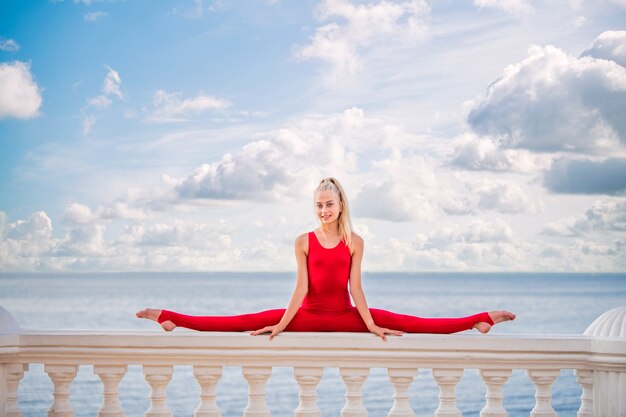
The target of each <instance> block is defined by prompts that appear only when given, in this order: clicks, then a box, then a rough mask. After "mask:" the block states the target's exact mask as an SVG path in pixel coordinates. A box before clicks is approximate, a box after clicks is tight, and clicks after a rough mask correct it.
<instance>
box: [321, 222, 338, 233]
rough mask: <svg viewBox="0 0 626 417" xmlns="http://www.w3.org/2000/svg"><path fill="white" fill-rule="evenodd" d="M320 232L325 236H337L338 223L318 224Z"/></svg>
mask: <svg viewBox="0 0 626 417" xmlns="http://www.w3.org/2000/svg"><path fill="white" fill-rule="evenodd" d="M320 232H321V233H322V234H324V235H327V236H328V235H330V236H338V235H339V224H337V222H333V223H331V224H320Z"/></svg>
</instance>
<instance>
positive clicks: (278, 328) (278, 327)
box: [250, 324, 284, 340]
mask: <svg viewBox="0 0 626 417" xmlns="http://www.w3.org/2000/svg"><path fill="white" fill-rule="evenodd" d="M283 330H284V329H283V327H282V326H281V325H279V324H276V325H274V326H266V327H264V328H262V329H259V330H256V331H254V332H252V333H250V334H251V335H252V336H258V335H260V334H263V333H271V334H270V340H272V339H273V338H275V337H276V336H278V334H279V333H281V332H282V331H283Z"/></svg>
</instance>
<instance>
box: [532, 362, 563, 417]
mask: <svg viewBox="0 0 626 417" xmlns="http://www.w3.org/2000/svg"><path fill="white" fill-rule="evenodd" d="M560 374H561V370H560V369H529V370H528V376H529V377H530V380H531V381H533V384H535V407H534V408H533V409H532V411H531V412H530V416H531V417H556V412H555V411H554V408H552V384H553V383H554V381H556V379H557V378H558V377H559V375H560Z"/></svg>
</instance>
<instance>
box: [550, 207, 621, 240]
mask: <svg viewBox="0 0 626 417" xmlns="http://www.w3.org/2000/svg"><path fill="white" fill-rule="evenodd" d="M624 231H626V201H619V200H598V201H596V202H594V203H593V205H592V206H591V208H589V209H588V210H587V211H586V212H585V213H584V214H583V215H580V216H573V217H567V218H564V219H561V220H559V221H556V222H552V223H549V224H546V225H545V226H544V228H543V230H542V233H543V234H546V235H553V236H564V237H573V236H583V235H586V234H589V233H594V232H605V233H606V232H608V233H623V232H624Z"/></svg>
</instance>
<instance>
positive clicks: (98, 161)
mask: <svg viewBox="0 0 626 417" xmlns="http://www.w3.org/2000/svg"><path fill="white" fill-rule="evenodd" d="M625 112H626V1H624V0H593V1H592V0H573V1H565V0H537V1H532V0H501V1H498V0H473V1H472V0H455V1H453V0H449V1H445V0H432V1H426V0H395V1H391V0H384V1H378V0H368V1H356V0H352V1H351V0H320V1H308V0H298V1H294V0H291V1H288V0H240V1H229V0H215V1H207V0H195V1H193V0H178V1H154V0H128V1H122V0H120V1H97V0H82V1H69V0H66V1H49V2H45V1H37V2H28V1H27V2H25V1H18V0H5V1H2V2H0V145H1V149H2V151H1V152H0V271H5V272H14V271H42V272H52V271H81V272H83V271H84V272H89V271H96V272H99V271H122V272H124V271H293V270H295V257H294V242H295V239H296V237H297V236H298V235H300V234H302V233H306V232H308V231H310V230H313V229H314V228H316V227H317V221H316V219H315V216H314V211H313V191H314V189H315V187H316V186H317V184H318V183H319V181H320V180H321V179H322V178H324V177H327V176H334V177H335V178H337V179H338V180H339V181H340V182H341V184H342V185H343V187H344V189H345V190H346V193H347V196H348V201H349V209H350V212H351V214H352V220H353V224H354V228H355V230H356V232H357V233H358V234H359V235H360V236H362V237H363V238H364V240H365V254H364V260H363V268H364V271H372V272H375V271H411V272H413V271H415V272H417V271H420V272H421V271H485V272H496V271H507V272H508V271H510V272H516V271H531V272H532V271H536V272H557V271H558V272H561V271H565V272H583V271H584V272H624V271H626V117H625V116H626V114H625Z"/></svg>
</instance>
